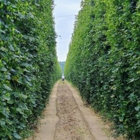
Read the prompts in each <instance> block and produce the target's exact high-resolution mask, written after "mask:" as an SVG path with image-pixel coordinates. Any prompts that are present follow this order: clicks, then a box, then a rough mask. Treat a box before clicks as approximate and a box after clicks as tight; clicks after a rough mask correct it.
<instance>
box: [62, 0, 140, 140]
mask: <svg viewBox="0 0 140 140" xmlns="http://www.w3.org/2000/svg"><path fill="white" fill-rule="evenodd" d="M139 45H140V0H123V1H120V0H85V1H83V2H82V9H81V11H80V12H79V15H78V17H77V21H76V24H75V30H74V33H73V36H72V42H71V44H70V46H69V53H68V57H67V61H66V64H65V75H66V77H67V78H68V79H69V80H70V81H72V82H73V83H74V84H75V85H76V86H77V87H78V88H79V90H80V92H81V96H82V97H83V98H84V99H85V100H86V101H87V102H88V103H89V104H91V105H92V107H94V108H95V109H96V110H97V111H101V112H102V113H104V114H106V116H107V117H108V118H109V119H111V120H112V121H113V122H114V124H115V128H116V132H117V134H121V135H124V136H126V137H127V138H128V139H129V140H132V139H134V140H136V139H139V138H140V46H139Z"/></svg>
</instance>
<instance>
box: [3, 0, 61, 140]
mask: <svg viewBox="0 0 140 140" xmlns="http://www.w3.org/2000/svg"><path fill="white" fill-rule="evenodd" d="M52 5H53V3H52V1H51V0H30V1H28V0H1V1H0V139H1V140H17V139H24V138H25V137H27V136H29V135H30V133H29V130H30V129H33V128H34V126H35V124H36V120H37V118H38V116H39V115H40V114H41V112H42V110H43V109H44V107H45V103H46V99H48V96H49V93H50V90H51V87H52V85H53V83H54V82H55V81H56V80H57V78H59V77H60V76H61V71H60V66H59V64H58V62H57V57H56V50H55V45H56V42H55V37H56V35H55V32H54V22H53V18H52Z"/></svg>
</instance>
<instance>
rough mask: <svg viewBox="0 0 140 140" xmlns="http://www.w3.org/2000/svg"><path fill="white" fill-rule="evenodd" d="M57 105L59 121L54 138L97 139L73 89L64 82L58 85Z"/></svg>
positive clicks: (71, 139)
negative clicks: (74, 95) (73, 93)
mask: <svg viewBox="0 0 140 140" xmlns="http://www.w3.org/2000/svg"><path fill="white" fill-rule="evenodd" d="M56 106H57V108H56V110H57V116H58V117H59V121H58V122H57V124H56V129H55V135H54V140H95V139H94V137H93V135H92V134H91V132H90V129H89V127H88V125H87V123H86V121H85V119H84V117H83V115H82V113H81V111H80V109H79V107H78V105H77V103H76V101H75V99H74V97H73V95H72V93H71V90H70V89H69V87H68V86H67V85H66V84H65V83H63V82H59V85H58V89H57V100H56Z"/></svg>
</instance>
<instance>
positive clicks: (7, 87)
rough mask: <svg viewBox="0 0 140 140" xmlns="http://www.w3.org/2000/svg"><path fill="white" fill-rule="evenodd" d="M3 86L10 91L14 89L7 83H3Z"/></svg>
mask: <svg viewBox="0 0 140 140" xmlns="http://www.w3.org/2000/svg"><path fill="white" fill-rule="evenodd" d="M3 87H4V88H5V89H6V90H8V91H12V89H11V88H10V87H9V86H7V85H6V84H3Z"/></svg>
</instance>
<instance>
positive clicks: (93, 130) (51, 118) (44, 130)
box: [28, 81, 123, 140]
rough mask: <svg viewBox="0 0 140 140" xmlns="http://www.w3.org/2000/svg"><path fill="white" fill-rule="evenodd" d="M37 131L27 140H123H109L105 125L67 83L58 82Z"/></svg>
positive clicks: (107, 127)
mask: <svg viewBox="0 0 140 140" xmlns="http://www.w3.org/2000/svg"><path fill="white" fill-rule="evenodd" d="M39 122H40V123H39V125H38V130H37V131H35V133H34V136H33V137H32V138H30V139H28V140H123V138H118V139H117V138H113V137H112V135H111V132H110V128H109V125H108V124H105V123H104V122H103V121H102V120H101V118H100V117H99V115H97V114H96V113H95V112H94V111H93V110H92V109H91V108H90V107H88V106H86V105H85V103H84V102H83V101H82V99H81V97H80V95H79V92H78V91H77V90H76V89H75V88H74V87H73V86H71V85H70V84H69V83H68V82H67V81H65V82H62V81H58V82H57V83H56V84H55V85H54V88H53V90H52V94H51V96H50V99H49V104H48V105H47V106H46V108H45V110H44V112H43V119H41V120H40V121H39Z"/></svg>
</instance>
